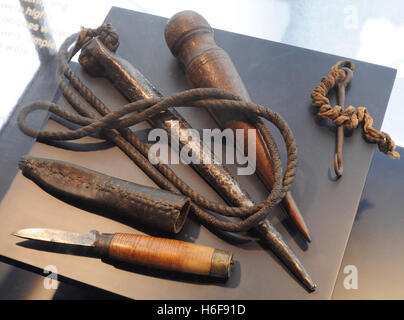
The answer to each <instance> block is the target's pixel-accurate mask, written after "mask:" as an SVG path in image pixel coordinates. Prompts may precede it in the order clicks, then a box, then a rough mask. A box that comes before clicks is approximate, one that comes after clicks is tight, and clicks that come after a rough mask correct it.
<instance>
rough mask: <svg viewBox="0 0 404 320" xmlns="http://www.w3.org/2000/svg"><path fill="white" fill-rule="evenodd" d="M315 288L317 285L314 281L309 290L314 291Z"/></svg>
mask: <svg viewBox="0 0 404 320" xmlns="http://www.w3.org/2000/svg"><path fill="white" fill-rule="evenodd" d="M316 289H317V285H316V284H315V283H314V284H313V285H312V286H311V288H310V290H311V291H316Z"/></svg>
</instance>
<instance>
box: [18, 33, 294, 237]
mask: <svg viewBox="0 0 404 320" xmlns="http://www.w3.org/2000/svg"><path fill="white" fill-rule="evenodd" d="M100 34H102V35H103V36H104V37H105V39H107V40H106V41H110V42H111V44H110V46H111V48H112V49H114V48H116V47H117V42H118V40H117V37H115V36H114V34H113V30H112V29H111V28H110V27H108V25H107V26H105V27H103V28H98V29H96V30H92V29H83V30H82V32H80V33H77V34H74V35H72V36H70V37H69V38H67V39H66V40H65V42H64V43H63V44H62V46H61V48H60V50H59V53H58V62H59V67H58V70H57V81H58V83H59V87H60V89H61V91H62V93H63V95H64V96H65V97H66V99H67V100H68V102H69V103H70V104H71V105H72V107H73V108H74V109H75V110H76V111H77V113H78V114H73V113H71V112H68V111H66V110H65V109H64V108H62V107H61V106H59V105H57V104H54V103H51V102H47V101H38V102H34V103H31V104H29V105H27V106H25V107H24V108H23V109H22V110H21V112H20V114H19V115H18V118H17V121H18V125H19V127H20V129H21V130H22V131H23V132H24V133H25V134H27V135H29V136H32V137H37V138H40V139H45V140H46V139H48V140H49V139H50V140H73V139H80V138H82V137H85V136H88V135H90V134H93V133H94V132H96V131H99V130H102V131H103V132H105V134H106V137H107V138H108V139H109V140H111V141H113V142H114V143H115V144H117V145H118V146H119V147H120V148H121V149H122V150H123V151H124V152H125V153H126V154H127V155H128V156H129V157H130V158H131V159H132V160H133V161H134V162H135V163H136V164H137V165H138V166H139V167H140V168H141V169H142V170H143V171H145V172H146V173H147V175H148V176H149V177H150V178H151V179H152V180H153V181H155V182H156V183H157V184H158V185H159V186H160V187H161V188H164V189H166V190H169V191H172V192H176V193H179V192H181V193H183V194H184V195H186V196H189V197H190V199H191V200H192V202H193V204H192V206H193V212H194V214H195V215H196V216H197V217H198V218H199V220H200V221H201V223H202V224H204V225H205V226H207V227H211V228H216V229H220V230H223V231H228V232H240V231H247V230H249V229H250V228H252V227H253V226H255V225H256V224H257V223H258V222H259V221H261V220H263V219H264V218H265V217H266V216H267V215H268V212H269V209H270V208H271V207H273V206H275V205H276V204H278V203H279V202H280V201H281V200H282V198H283V197H284V196H285V194H286V192H287V191H288V189H289V187H290V184H291V183H292V182H293V179H294V176H295V171H296V165H297V148H296V142H295V139H294V137H293V134H292V131H291V130H290V128H289V126H288V125H287V123H286V122H285V120H283V118H282V117H281V116H280V115H279V114H278V113H276V112H275V111H273V110H271V109H268V108H265V107H263V106H260V105H257V104H253V103H247V102H245V101H241V99H240V98H239V97H237V96H235V95H234V94H232V93H230V92H228V91H225V90H221V89H214V88H204V89H191V90H187V91H183V92H180V93H178V94H174V95H173V96H171V97H168V98H161V99H145V100H139V101H136V102H133V103H129V104H127V105H125V106H123V107H121V108H120V109H118V110H116V111H113V112H111V111H110V110H109V109H108V108H107V107H106V106H105V105H104V103H103V102H102V101H101V100H100V99H98V98H97V97H96V96H95V95H94V93H93V92H92V91H91V90H90V89H89V88H88V87H86V86H85V85H84V84H83V83H82V82H81V81H80V79H79V78H78V77H77V76H75V75H74V73H73V72H72V70H71V69H70V67H69V64H68V62H69V61H70V59H71V58H72V56H73V55H74V53H75V52H77V51H78V50H79V49H80V48H81V47H82V46H83V44H84V43H85V42H86V41H87V39H88V37H94V36H97V35H100ZM74 42H75V46H74V48H73V49H72V50H69V47H70V46H71V45H72V44H73V43H74ZM99 72H102V70H99ZM65 77H66V78H67V79H68V80H69V82H66V81H65ZM82 100H84V101H85V102H86V103H87V104H89V105H90V106H92V107H93V108H94V109H95V110H96V111H97V112H98V114H95V113H94V112H92V111H89V110H88V108H87V107H86V105H84V103H83V102H82ZM176 106H182V107H183V106H188V107H200V108H219V109H220V108H226V109H227V108H235V109H241V110H242V111H245V112H252V113H255V114H256V115H257V116H259V117H262V118H265V119H267V120H268V121H270V122H272V123H273V124H274V125H275V126H276V127H277V128H278V129H279V131H280V133H281V136H282V138H283V139H284V142H285V145H286V149H287V155H288V157H287V165H286V171H285V174H284V175H282V163H281V160H280V155H279V151H278V148H277V146H276V143H275V142H274V141H273V139H272V136H271V134H270V133H269V130H268V128H267V127H266V126H265V125H264V124H263V123H262V121H261V120H259V121H257V123H253V124H254V125H255V126H256V127H257V128H258V130H259V132H260V133H261V135H262V137H263V139H264V142H265V144H266V145H267V147H268V151H269V153H270V156H271V158H272V161H273V163H274V177H275V182H274V185H273V188H272V190H271V192H270V194H269V195H268V197H267V199H266V200H265V201H264V202H261V203H259V204H256V205H254V206H252V207H231V206H227V205H222V204H218V203H214V202H212V201H210V200H209V199H207V198H205V197H203V196H201V195H200V194H199V193H197V192H196V191H195V190H193V189H192V188H190V187H189V186H188V185H187V184H186V183H185V182H184V181H182V180H181V179H180V178H179V177H178V176H177V175H176V174H175V173H174V172H173V171H172V170H171V169H170V168H169V167H168V166H167V165H164V164H157V165H154V166H153V165H152V164H151V163H150V162H149V161H148V159H147V155H148V150H149V146H148V145H147V144H145V143H143V142H142V141H140V139H139V138H138V137H136V136H135V135H134V134H133V132H132V131H131V130H130V129H129V127H130V126H132V125H134V124H136V123H139V122H141V121H144V120H145V119H147V118H148V117H152V116H153V115H156V114H157V113H160V112H162V111H164V110H167V109H168V108H172V107H176ZM36 110H47V111H49V112H51V113H54V114H56V115H58V116H60V117H62V118H64V119H66V120H68V121H70V122H72V123H75V124H78V125H80V126H81V127H80V128H78V129H76V130H63V131H48V130H36V129H34V128H32V127H30V126H29V124H28V123H27V117H28V115H29V114H30V113H31V112H34V111H36ZM201 208H204V209H206V210H209V211H213V212H216V213H219V214H221V215H223V216H227V217H239V218H242V219H244V220H241V221H228V220H223V219H219V218H217V217H215V216H214V215H212V214H210V213H208V211H204V210H202V209H201Z"/></svg>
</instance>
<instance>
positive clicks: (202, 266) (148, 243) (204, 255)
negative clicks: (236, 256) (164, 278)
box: [97, 233, 233, 278]
mask: <svg viewBox="0 0 404 320" xmlns="http://www.w3.org/2000/svg"><path fill="white" fill-rule="evenodd" d="M100 239H101V240H99V241H98V242H97V247H98V249H99V250H100V251H101V252H102V253H103V254H104V255H106V256H108V257H109V258H111V259H114V260H119V261H123V262H128V263H132V264H137V265H141V266H145V267H151V268H158V269H164V270H170V271H177V272H184V273H192V274H198V275H208V276H215V277H220V278H228V277H229V276H230V272H231V264H232V257H233V254H232V253H230V252H226V251H223V250H219V249H215V248H212V247H207V246H202V245H198V244H194V243H189V242H184V241H180V240H173V239H166V238H157V237H151V236H145V235H137V234H125V233H115V234H102V235H101V237H100Z"/></svg>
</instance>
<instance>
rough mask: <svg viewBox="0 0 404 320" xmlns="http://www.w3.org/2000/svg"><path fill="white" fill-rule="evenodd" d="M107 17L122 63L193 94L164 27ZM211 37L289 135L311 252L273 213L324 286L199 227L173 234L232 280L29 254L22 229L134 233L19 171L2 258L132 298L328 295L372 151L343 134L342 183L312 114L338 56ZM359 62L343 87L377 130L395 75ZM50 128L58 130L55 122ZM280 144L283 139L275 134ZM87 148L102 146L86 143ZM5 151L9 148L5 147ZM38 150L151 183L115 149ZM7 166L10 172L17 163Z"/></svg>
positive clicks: (116, 99)
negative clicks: (215, 259)
mask: <svg viewBox="0 0 404 320" xmlns="http://www.w3.org/2000/svg"><path fill="white" fill-rule="evenodd" d="M105 21H106V22H111V23H112V24H113V25H114V26H115V28H116V29H117V31H118V33H119V35H120V43H121V45H120V47H119V49H118V53H119V55H121V56H122V57H124V58H125V59H127V60H129V61H130V62H131V63H132V64H133V65H134V66H135V67H137V68H138V69H139V70H140V71H141V72H142V73H143V74H144V75H145V76H146V77H147V78H148V79H149V80H150V81H151V82H152V83H153V84H154V85H155V86H156V87H157V88H158V89H159V90H160V91H161V92H162V93H163V94H164V95H166V96H167V95H170V94H172V93H175V92H179V91H181V90H184V89H188V88H190V85H189V84H188V83H187V81H186V79H185V76H184V74H183V72H182V71H181V69H180V68H179V65H178V63H177V62H176V60H175V58H174V57H173V56H172V55H171V53H170V51H169V49H168V48H167V46H166V44H165V40H164V27H165V24H166V21H167V20H166V19H164V18H160V17H156V16H152V15H147V14H142V13H137V12H133V11H129V10H124V9H119V8H112V10H111V11H110V13H109V14H108V16H107V18H106V20H105ZM83 25H85V21H83ZM90 27H96V26H90ZM215 38H216V42H217V43H218V45H219V46H221V47H223V48H224V49H225V50H226V51H227V52H228V53H229V54H230V56H231V58H232V59H233V62H234V64H235V66H236V67H237V69H238V70H239V73H240V75H241V77H242V79H243V80H244V83H245V85H246V87H247V90H248V91H249V93H250V96H251V98H252V100H253V101H254V102H256V103H259V104H262V105H265V106H268V107H270V108H272V109H274V110H276V111H278V112H279V113H280V114H281V115H282V116H283V117H284V118H285V120H286V121H287V122H288V123H289V125H290V127H291V128H292V130H293V132H294V135H295V137H296V140H297V146H298V149H299V161H298V170H297V175H296V180H295V183H294V184H293V186H292V189H291V190H292V193H293V195H294V198H295V200H296V202H297V203H298V205H299V207H300V209H301V211H302V213H303V215H304V218H305V220H306V223H307V225H308V227H309V228H310V231H311V236H312V239H313V242H312V243H310V244H307V243H306V242H305V241H304V240H303V238H302V237H301V236H300V235H299V234H298V233H297V231H296V230H295V229H294V226H293V225H291V223H290V221H289V219H288V218H287V217H286V216H285V214H284V213H283V212H282V210H281V209H280V208H278V207H277V208H274V209H273V210H272V211H271V212H270V214H269V219H270V220H271V221H272V222H273V224H274V225H275V227H276V228H277V229H278V230H279V231H280V233H281V234H282V235H283V237H284V239H285V240H286V242H287V243H288V244H289V245H290V246H291V247H292V249H293V250H294V251H295V253H296V255H297V256H298V257H299V258H300V259H301V261H302V262H303V264H304V265H305V267H306V268H307V270H308V271H309V273H310V274H311V276H312V278H313V280H314V281H315V282H316V283H317V284H318V290H317V291H316V292H314V293H308V292H307V291H306V290H305V289H304V288H303V287H302V285H301V284H300V283H299V282H298V281H297V280H296V279H295V278H294V277H293V276H292V275H291V274H290V273H289V272H288V271H287V270H286V269H285V267H284V266H283V265H282V264H281V263H280V262H279V261H278V260H277V259H276V258H275V256H274V255H273V254H272V253H270V252H269V251H268V250H267V249H264V248H263V247H262V246H261V245H260V244H259V243H258V242H256V241H253V240H249V239H247V240H246V239H245V238H244V237H241V236H238V235H235V236H234V237H226V239H224V238H223V237H218V236H217V235H215V234H213V233H211V232H210V231H208V230H207V229H206V228H204V227H203V226H200V225H199V224H198V223H197V222H196V221H194V220H192V219H189V221H187V223H186V225H185V227H184V230H183V231H182V232H181V233H180V234H179V235H178V236H177V238H178V239H183V240H186V241H192V242H195V243H198V244H204V245H209V246H214V247H217V248H221V249H226V250H229V251H232V252H234V256H235V260H236V264H235V267H234V271H233V275H232V277H231V278H230V279H229V280H228V281H227V282H226V283H221V282H216V281H210V280H206V279H204V280H203V281H201V280H199V279H198V278H196V277H189V276H181V275H173V274H169V275H167V274H166V273H160V272H157V271H155V270H147V269H139V268H124V269H122V268H120V267H117V266H113V265H109V264H106V263H103V262H101V261H100V260H98V259H95V258H93V257H86V256H83V255H79V254H75V255H67V254H63V253H61V249H60V248H59V249H58V250H56V251H57V252H54V251H50V250H48V251H43V250H39V249H38V248H37V247H33V246H32V245H30V248H26V246H27V245H24V244H22V243H21V242H22V241H21V240H18V239H16V238H14V237H12V236H10V235H9V234H10V233H11V232H13V231H15V230H17V229H20V228H25V227H49V228H56V229H65V230H69V231H76V232H87V231H89V230H91V229H98V230H100V231H102V232H139V231H137V230H136V229H134V228H132V227H131V226H127V225H124V224H122V223H119V222H115V221H112V220H110V219H107V218H105V217H102V216H101V215H97V214H95V213H89V212H85V211H83V210H81V209H78V208H76V207H73V206H70V205H68V204H66V203H63V202H61V201H60V200H58V199H56V198H53V197H52V196H50V195H48V194H46V193H45V192H44V191H43V190H41V189H40V188H39V187H37V186H36V185H35V184H33V183H32V182H31V181H29V180H27V179H26V178H24V177H23V176H22V175H21V174H20V173H19V174H18V175H17V177H16V178H15V180H14V182H13V184H12V185H11V187H10V189H9V191H8V193H7V195H6V196H5V198H4V199H3V202H2V205H1V207H0V226H1V227H0V231H1V232H0V254H1V255H4V256H6V257H8V258H11V259H14V260H18V261H22V262H24V263H26V264H29V265H33V266H35V267H37V268H39V269H43V268H44V267H45V266H47V265H54V266H56V267H57V270H58V272H59V274H61V275H63V276H65V277H68V278H71V279H74V280H77V281H80V282H84V283H87V284H89V285H92V286H96V287H99V288H102V289H106V290H108V291H112V292H115V293H117V294H120V295H123V296H127V297H131V298H135V299H328V298H330V297H331V294H332V290H333V287H334V284H335V280H336V277H337V274H338V270H339V267H340V264H341V260H342V257H343V254H344V249H345V246H346V243H347V240H348V237H349V233H350V230H351V227H352V223H353V220H354V217H355V213H356V211H357V208H358V204H359V200H360V197H361V193H362V189H363V185H364V182H365V179H366V175H367V172H368V168H369V164H370V161H371V158H372V155H373V151H374V148H375V146H374V145H372V144H366V143H365V142H364V141H363V139H362V137H361V132H360V131H359V130H358V131H356V132H354V133H353V134H352V136H350V137H347V138H346V139H345V146H344V176H343V177H342V179H340V180H338V181H335V176H334V174H333V156H334V151H335V128H334V127H333V126H332V125H328V124H327V122H325V121H319V120H318V119H316V117H315V114H314V113H313V110H312V108H311V99H310V92H311V91H312V89H313V88H314V87H315V86H316V85H317V84H318V82H319V81H320V79H321V77H322V76H324V75H326V74H328V72H329V71H330V68H331V66H332V65H333V64H335V63H336V62H337V61H339V60H340V59H341V57H337V56H333V55H329V54H324V53H319V52H315V51H311V50H306V49H301V48H297V47H292V46H288V45H284V44H280V43H275V42H270V41H265V40H261V39H256V38H251V37H247V36H242V35H238V34H234V33H230V32H224V31H220V30H215ZM355 64H356V71H355V76H354V80H353V82H352V84H351V85H350V87H349V88H348V90H347V98H346V103H347V104H352V105H354V106H360V105H364V106H366V107H368V108H369V111H370V112H371V114H372V116H373V117H374V120H375V127H376V128H380V125H381V123H382V119H383V116H384V112H385V109H386V106H387V103H388V99H389V96H390V91H391V88H392V85H393V82H394V78H395V73H396V72H395V70H393V69H390V68H386V67H382V66H378V65H373V64H368V63H363V62H359V61H355ZM77 73H78V74H79V76H80V77H81V78H82V79H83V81H84V82H85V83H86V84H87V85H88V86H89V87H90V88H91V89H93V90H94V91H95V93H96V94H97V95H98V96H99V97H100V98H101V99H102V100H104V101H105V102H106V104H107V105H108V106H111V108H114V107H118V106H121V105H123V104H125V103H126V101H125V100H124V99H123V97H122V96H120V94H119V93H117V91H116V90H115V89H114V88H113V87H112V86H111V85H110V84H109V83H108V82H107V81H106V80H103V79H94V78H91V77H90V76H88V75H86V74H84V72H83V71H82V70H81V69H80V68H78V70H77ZM61 103H63V101H61ZM179 111H180V112H182V114H183V115H184V117H185V118H186V119H187V120H188V121H189V122H190V123H191V125H192V126H194V127H195V128H209V127H214V126H215V124H214V122H213V121H212V119H211V118H210V116H209V115H208V114H207V113H206V112H205V111H204V110H190V109H186V110H185V109H181V108H179ZM47 128H53V129H54V128H60V126H59V125H58V124H55V123H53V122H49V123H48V124H47ZM271 128H273V127H272V126H271ZM275 136H276V138H279V135H278V134H275ZM83 141H84V142H94V141H95V140H94V139H93V138H85V139H83ZM278 141H279V139H278ZM1 143H5V144H7V141H2V142H1ZM11 147H13V148H15V147H16V146H14V145H13V146H10V148H11ZM281 149H282V150H283V149H284V147H281ZM31 153H32V154H33V155H36V156H40V157H45V158H46V157H47V158H54V159H60V160H65V161H70V162H73V163H75V164H79V165H82V166H86V167H89V168H91V169H94V170H97V171H101V172H103V173H106V174H110V175H114V176H117V177H120V178H123V179H127V180H131V181H134V182H136V183H140V184H147V185H153V183H152V182H151V180H150V179H149V178H148V177H147V176H146V175H145V174H144V173H142V172H141V171H140V170H139V169H138V168H137V167H135V166H134V165H133V163H131V161H130V160H129V159H128V158H127V157H126V156H125V155H124V154H123V153H122V152H121V151H120V150H119V149H118V148H116V147H110V148H100V149H98V150H97V149H96V150H91V151H89V150H87V151H86V152H77V151H72V150H62V149H59V148H56V147H54V146H48V145H44V144H40V143H36V144H35V146H34V148H33V149H32V151H31ZM10 165H12V166H13V168H14V171H15V170H16V166H17V164H16V163H15V164H14V163H12V164H10ZM173 168H174V170H175V171H176V172H177V173H178V174H179V175H180V176H181V178H182V179H184V180H185V181H186V182H187V183H188V184H189V185H190V186H191V187H193V188H194V189H196V190H198V191H199V192H200V193H202V194H204V195H205V196H207V197H210V198H211V199H212V201H220V198H219V197H218V195H217V194H216V193H215V192H214V191H213V190H212V189H211V188H210V187H209V186H208V185H207V184H206V183H205V182H204V181H203V180H202V179H201V178H200V177H199V176H198V175H197V174H196V173H195V172H194V171H193V170H192V169H191V168H189V167H186V166H184V165H176V166H173ZM238 179H240V181H241V183H242V184H243V186H245V188H246V189H247V190H248V192H249V193H250V194H251V195H252V196H253V198H254V199H255V200H257V201H258V200H263V199H264V198H265V197H266V195H267V191H266V189H265V188H264V187H263V185H262V184H261V183H260V182H259V181H258V180H257V178H256V177H254V176H243V177H238ZM21 199H24V201H21ZM225 240H227V241H225ZM17 243H19V244H20V245H16V244H17Z"/></svg>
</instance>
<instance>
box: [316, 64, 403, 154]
mask: <svg viewBox="0 0 404 320" xmlns="http://www.w3.org/2000/svg"><path fill="white" fill-rule="evenodd" d="M342 67H347V68H350V69H351V70H352V71H354V70H355V67H354V64H353V62H352V61H349V60H342V61H339V62H337V63H336V64H335V65H333V66H332V67H331V73H330V74H329V75H327V76H326V77H323V78H322V79H321V82H320V84H319V85H318V86H317V87H316V88H315V89H314V90H313V92H312V93H311V98H312V106H313V107H315V108H318V109H319V111H318V113H317V115H318V116H319V117H321V118H323V119H326V118H328V119H331V120H332V121H333V122H334V124H335V125H336V126H341V125H343V126H344V127H345V128H346V129H348V130H353V129H356V128H357V127H358V126H359V124H362V127H363V133H364V137H365V140H366V141H368V142H372V143H377V146H378V147H379V150H380V151H381V152H383V153H385V154H389V155H391V156H392V157H393V158H395V159H400V154H399V153H398V152H397V151H395V150H396V145H395V143H394V141H393V139H392V138H391V137H390V135H388V134H387V133H385V132H382V131H379V130H376V129H375V128H373V118H372V117H371V116H370V114H369V112H368V110H367V108H365V107H358V108H355V107H353V106H349V107H348V108H346V109H345V110H344V109H343V108H342V107H341V106H339V105H336V106H334V107H332V106H331V104H330V100H329V99H328V98H327V94H328V93H329V91H330V90H331V89H332V88H334V87H335V86H336V84H337V82H338V81H341V80H343V79H344V78H345V71H344V70H341V68H342Z"/></svg>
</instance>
